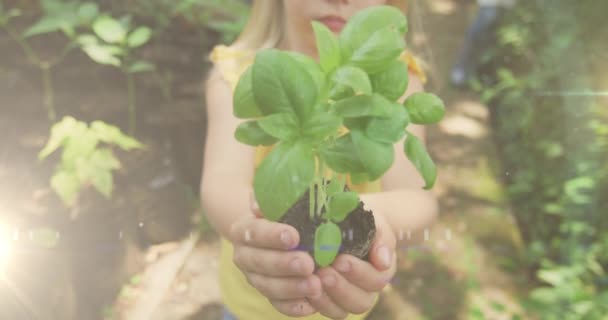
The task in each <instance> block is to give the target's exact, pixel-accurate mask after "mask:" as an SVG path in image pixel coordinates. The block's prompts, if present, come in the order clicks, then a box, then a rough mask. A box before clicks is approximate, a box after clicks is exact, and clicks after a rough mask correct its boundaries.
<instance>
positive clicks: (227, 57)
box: [209, 45, 255, 90]
mask: <svg viewBox="0 0 608 320" xmlns="http://www.w3.org/2000/svg"><path fill="white" fill-rule="evenodd" d="M254 58H255V54H254V52H253V51H249V50H242V49H236V48H232V47H228V46H225V45H217V46H215V47H214V48H213V50H211V53H210V54H209V60H210V61H211V62H212V63H213V65H214V66H215V67H216V68H217V69H218V71H219V72H220V74H221V75H222V77H223V78H224V79H225V80H226V81H227V82H228V83H229V84H230V86H231V88H232V90H234V89H235V88H236V85H237V83H238V82H239V78H240V76H241V74H242V73H243V72H245V70H246V69H247V67H249V65H251V64H252V63H253V60H254Z"/></svg>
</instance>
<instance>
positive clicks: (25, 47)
mask: <svg viewBox="0 0 608 320" xmlns="http://www.w3.org/2000/svg"><path fill="white" fill-rule="evenodd" d="M3 29H4V30H5V31H6V33H7V34H8V36H9V37H11V38H12V39H13V40H14V41H15V42H17V44H19V46H20V47H21V49H23V52H24V53H25V56H26V57H27V59H28V60H30V62H32V63H34V64H38V65H39V64H40V63H41V61H40V59H39V58H38V56H37V55H36V53H35V52H34V50H33V49H32V47H30V45H29V44H28V43H27V42H26V41H25V40H23V38H22V37H21V36H19V35H18V34H17V33H15V31H13V29H11V28H9V27H7V26H5V27H4V28H3Z"/></svg>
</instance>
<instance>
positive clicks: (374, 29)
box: [340, 6, 407, 73]
mask: <svg viewBox="0 0 608 320" xmlns="http://www.w3.org/2000/svg"><path fill="white" fill-rule="evenodd" d="M406 31H407V19H406V17H405V15H403V13H402V12H401V11H400V10H399V9H397V8H395V7H392V6H374V7H370V8H368V9H366V10H362V11H359V12H358V13H357V14H355V15H354V16H353V17H351V19H349V21H348V23H347V24H346V25H345V26H344V29H343V30H342V32H341V34H340V45H341V47H342V49H343V50H342V51H343V52H342V54H343V57H344V61H351V62H352V63H354V64H355V65H356V66H359V67H361V68H362V69H364V70H365V71H367V72H368V73H376V72H379V71H382V70H383V69H385V68H386V66H387V65H388V64H389V63H390V62H391V60H392V59H395V58H397V57H398V56H399V55H400V54H401V52H402V51H403V49H404V47H405V42H404V35H405V32H406ZM391 57H392V58H391Z"/></svg>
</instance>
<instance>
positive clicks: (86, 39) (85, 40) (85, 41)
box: [76, 34, 99, 47]
mask: <svg viewBox="0 0 608 320" xmlns="http://www.w3.org/2000/svg"><path fill="white" fill-rule="evenodd" d="M76 43H78V44H79V45H80V46H81V47H86V46H92V45H97V44H98V43H99V41H98V40H97V37H96V36H94V35H92V34H81V35H79V36H77V37H76Z"/></svg>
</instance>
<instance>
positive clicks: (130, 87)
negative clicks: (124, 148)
mask: <svg viewBox="0 0 608 320" xmlns="http://www.w3.org/2000/svg"><path fill="white" fill-rule="evenodd" d="M126 74H127V94H128V99H129V100H128V103H129V135H133V134H134V133H135V114H136V113H135V112H136V110H135V103H136V100H135V99H136V97H135V80H134V79H133V74H132V73H130V72H127V73H126Z"/></svg>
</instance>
